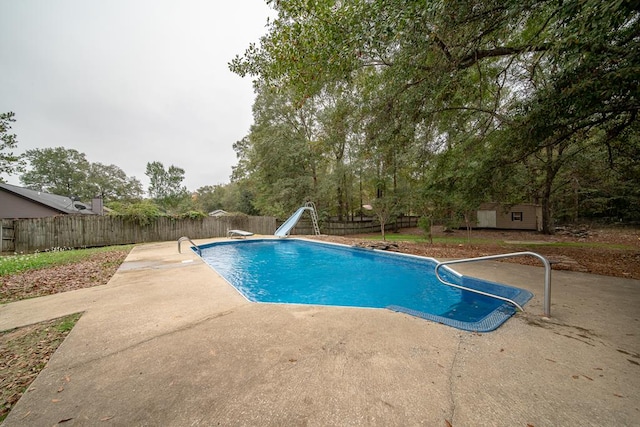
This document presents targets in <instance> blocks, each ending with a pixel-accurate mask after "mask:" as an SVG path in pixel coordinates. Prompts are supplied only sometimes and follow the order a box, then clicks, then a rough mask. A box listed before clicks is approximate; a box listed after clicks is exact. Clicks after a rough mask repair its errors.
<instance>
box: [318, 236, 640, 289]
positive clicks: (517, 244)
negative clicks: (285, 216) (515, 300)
mask: <svg viewBox="0 0 640 427" xmlns="http://www.w3.org/2000/svg"><path fill="white" fill-rule="evenodd" d="M575 230H576V229H572V230H560V232H559V233H556V234H555V235H551V236H547V235H543V234H539V233H535V232H526V231H502V230H499V231H496V230H472V231H471V232H470V233H469V234H468V233H467V231H465V230H456V231H454V232H452V233H451V232H449V233H446V232H444V231H442V230H435V232H434V234H433V237H434V238H438V237H447V238H452V237H455V238H456V240H457V241H458V242H460V243H433V244H431V243H428V242H426V241H425V242H410V241H406V240H405V241H403V240H402V239H399V238H398V237H397V234H394V233H388V234H387V245H386V246H389V249H390V250H397V251H399V252H403V253H410V254H414V255H421V256H428V257H433V258H436V259H450V258H470V257H478V256H486V255H496V254H504V253H509V252H522V251H532V252H536V253H539V254H540V255H543V256H545V257H546V258H547V259H549V261H551V263H552V267H553V269H554V270H566V271H579V272H585V273H591V274H600V275H604V276H614V277H623V278H627V279H640V230H637V229H594V230H592V229H577V230H579V231H575ZM401 233H402V234H414V235H423V232H422V230H420V229H417V228H416V229H403V230H401ZM373 236H379V234H368V235H356V236H349V237H339V236H317V237H314V238H315V239H318V240H323V241H330V242H336V243H343V244H347V245H358V246H368V245H372V242H371V240H366V238H370V237H373ZM467 239H468V241H470V242H472V243H466V242H467ZM391 242H393V243H394V245H390V244H389V243H391ZM373 246H375V245H373ZM383 246H384V245H383ZM396 248H397V249H396ZM504 262H513V263H518V264H524V265H540V261H539V260H537V259H535V258H533V257H518V258H511V259H507V260H504Z"/></svg>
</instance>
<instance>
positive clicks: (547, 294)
mask: <svg viewBox="0 0 640 427" xmlns="http://www.w3.org/2000/svg"><path fill="white" fill-rule="evenodd" d="M516 256H533V257H536V258H538V259H539V260H540V261H542V263H543V264H544V269H545V272H544V315H545V316H546V317H551V263H549V260H548V259H546V258H545V257H543V256H542V255H540V254H537V253H535V252H513V253H510V254H501V255H488V256H483V257H477V258H464V259H456V260H452V261H443V262H439V263H438V264H437V265H436V268H435V273H436V277H437V278H438V280H439V281H440V282H442V283H443V284H445V285H448V286H453V287H454V288H459V289H464V290H467V291H471V292H475V293H477V294H481V295H485V296H489V297H492V298H497V299H499V300H503V301H506V302H509V303H511V304H513V305H515V306H516V307H518V308H519V309H520V310H522V311H524V309H523V308H522V307H521V306H520V305H519V304H518V303H517V302H515V301H512V300H510V299H508V298H504V297H501V296H499V295H493V294H489V293H486V292H482V291H479V290H477V289H471V288H467V287H464V286H460V285H456V284H454V283H450V282H447V281H446V280H444V279H442V277H440V274H439V273H438V270H439V268H440V267H442V266H443V265H449V264H462V263H465V262H475V261H488V260H494V259H501V258H511V257H516Z"/></svg>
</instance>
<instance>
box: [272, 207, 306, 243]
mask: <svg viewBox="0 0 640 427" xmlns="http://www.w3.org/2000/svg"><path fill="white" fill-rule="evenodd" d="M306 210H313V208H311V207H308V206H303V207H301V208H300V209H298V210H297V211H295V213H294V214H293V215H291V216H290V217H289V219H287V220H286V221H285V222H284V224H282V225H281V226H280V227H278V229H277V230H276V232H275V233H273V235H274V236H278V237H287V236H288V235H289V233H290V232H291V230H292V229H293V227H295V226H296V224H297V223H298V221H300V217H301V216H302V214H303V213H304V211H306Z"/></svg>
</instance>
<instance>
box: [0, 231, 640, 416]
mask: <svg viewBox="0 0 640 427" xmlns="http://www.w3.org/2000/svg"><path fill="white" fill-rule="evenodd" d="M197 243H198V244H200V243H205V241H198V242H197ZM183 252H185V253H183V254H179V253H178V251H177V245H176V242H164V243H156V244H147V245H142V246H137V247H136V248H134V249H133V250H132V252H131V253H130V254H129V256H128V257H127V259H126V261H125V262H124V263H123V264H122V266H121V267H120V269H119V270H118V272H117V273H116V274H115V275H114V276H113V278H112V279H111V281H110V282H109V283H108V284H107V285H105V286H100V287H95V288H90V289H83V290H78V291H73V292H68V293H65V294H59V295H54V296H50V297H43V298H37V299H32V300H25V301H21V302H17V303H12V304H7V305H4V306H0V330H6V329H11V328H14V327H18V326H23V325H26V324H30V323H35V322H38V321H41V320H46V319H50V318H55V317H59V316H63V315H66V314H71V313H74V312H79V311H84V312H85V314H84V315H83V316H82V318H81V319H80V320H79V322H78V323H77V325H76V327H75V328H74V329H73V330H72V332H71V333H70V334H69V336H68V337H67V339H66V340H65V341H64V342H63V343H62V345H61V346H60V347H59V349H58V351H57V352H56V353H55V354H54V356H53V357H52V358H51V360H50V362H49V364H48V366H47V367H46V369H44V370H43V371H42V372H41V374H40V375H39V376H38V377H37V379H36V380H35V381H34V383H33V384H32V386H31V387H30V388H29V391H28V392H27V393H26V394H25V395H24V396H23V398H22V399H21V400H20V401H19V402H18V404H17V405H16V406H15V408H14V409H13V410H12V412H11V413H10V415H9V417H8V418H7V419H6V420H5V422H4V424H3V426H6V427H8V426H51V425H56V424H61V425H64V426H77V425H97V424H99V425H114V426H131V425H136V426H144V425H163V426H187V425H190V426H198V425H202V426H209V425H311V426H326V425H384V426H389V425H397V426H408V425H426V426H443V427H445V426H447V425H449V424H450V425H452V426H453V427H461V426H523V427H526V426H528V425H530V426H535V427H543V426H603V425H611V426H613V425H615V426H633V425H640V339H639V337H638V333H639V330H640V309H639V307H640V281H638V280H628V279H617V278H612V277H604V276H594V275H589V274H584V273H571V272H562V271H554V272H553V277H552V297H551V301H552V307H551V309H552V312H551V314H552V317H551V319H550V320H544V319H542V317H541V313H542V311H543V310H542V288H543V272H544V270H543V268H539V267H527V266H521V265H516V264H509V263H495V262H491V263H481V264H467V265H460V266H457V267H456V269H457V270H458V271H460V272H462V273H463V274H468V275H472V276H476V277H482V278H485V279H489V280H492V281H497V282H502V283H508V284H512V285H515V286H519V287H522V288H526V289H528V290H530V291H532V292H533V293H534V294H535V297H534V299H533V300H532V301H531V302H529V303H528V304H527V305H526V306H525V309H526V310H527V312H526V313H520V314H518V315H516V316H514V317H513V318H512V319H510V320H509V321H507V322H506V323H505V324H504V325H503V326H501V327H500V328H499V329H498V330H496V331H494V332H491V333H487V334H478V333H470V332H463V331H460V330H457V329H453V328H451V327H448V326H444V325H440V324H436V323H432V322H428V321H425V320H422V319H418V318H414V317H411V316H408V315H406V314H402V313H396V312H391V311H388V310H377V309H356V308H334V307H317V306H301V305H274V304H254V303H250V302H247V301H246V300H245V299H244V298H243V297H242V296H241V295H239V294H238V293H237V292H236V291H235V289H234V288H232V287H231V286H230V285H228V284H227V283H226V282H225V281H224V280H223V279H221V278H220V277H219V276H218V275H217V274H216V273H215V272H214V271H213V270H211V269H210V268H209V267H208V266H207V265H206V264H204V263H203V262H202V261H201V260H200V259H199V258H198V257H197V256H196V255H194V254H193V253H191V251H183Z"/></svg>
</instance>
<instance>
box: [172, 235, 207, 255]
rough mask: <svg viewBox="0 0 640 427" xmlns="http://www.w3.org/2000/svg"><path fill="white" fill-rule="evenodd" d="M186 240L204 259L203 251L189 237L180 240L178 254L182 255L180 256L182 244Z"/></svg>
mask: <svg viewBox="0 0 640 427" xmlns="http://www.w3.org/2000/svg"><path fill="white" fill-rule="evenodd" d="M185 240H187V241H189V243H191V245H192V246H193V247H195V248H196V252H198V255H200V256H201V257H202V250H201V249H200V248H199V247H198V245H196V244H195V243H193V240H191V239H190V238H188V237H187V236H182V237H181V238H179V239H178V253H180V254H181V253H182V250H180V244H181V243H182V242H184V241H185Z"/></svg>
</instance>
